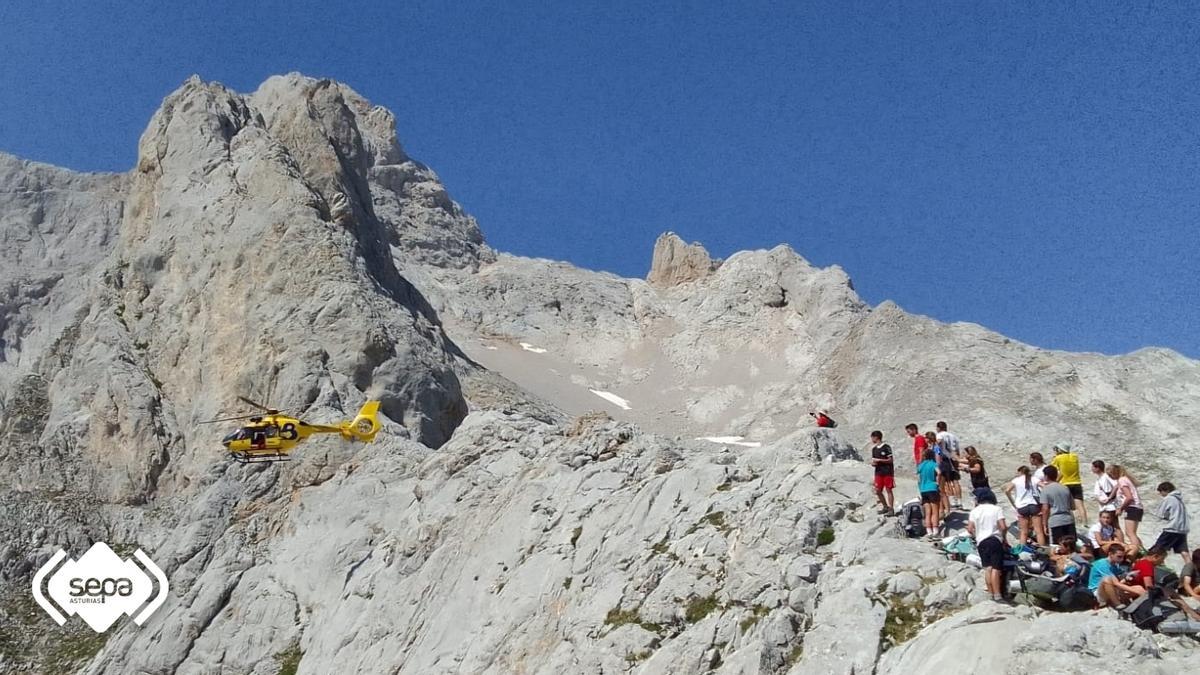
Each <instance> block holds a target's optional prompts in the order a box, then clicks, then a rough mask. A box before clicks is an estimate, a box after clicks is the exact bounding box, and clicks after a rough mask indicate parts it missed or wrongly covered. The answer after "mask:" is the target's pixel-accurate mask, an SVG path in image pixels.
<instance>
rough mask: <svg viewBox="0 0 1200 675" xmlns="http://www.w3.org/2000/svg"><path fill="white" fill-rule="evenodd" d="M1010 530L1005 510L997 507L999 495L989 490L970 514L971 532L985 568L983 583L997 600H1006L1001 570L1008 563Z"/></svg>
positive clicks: (968, 520) (968, 526)
mask: <svg viewBox="0 0 1200 675" xmlns="http://www.w3.org/2000/svg"><path fill="white" fill-rule="evenodd" d="M1007 531H1008V523H1006V522H1005V521H1004V509H1001V508H1000V507H999V506H996V495H995V494H994V493H993V492H992V491H991V490H988V492H987V494H984V495H981V496H980V497H979V504H977V505H976V506H975V508H973V509H971V513H970V514H969V515H968V516H967V532H968V533H969V534H970V535H971V536H972V537H974V538H975V548H976V549H978V551H979V562H980V564H981V566H982V567H983V582H984V584H985V585H986V586H987V591H988V594H990V595H991V596H992V600H994V601H995V602H1003V601H1004V589H1003V588H1001V586H1000V583H1001V582H1000V571H1001V569H1002V568H1003V566H1004V549H1006V548H1008V541H1007V534H1006V533H1007Z"/></svg>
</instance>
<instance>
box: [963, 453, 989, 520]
mask: <svg viewBox="0 0 1200 675" xmlns="http://www.w3.org/2000/svg"><path fill="white" fill-rule="evenodd" d="M965 452H966V453H967V456H966V457H965V458H963V460H962V461H961V462H959V466H960V467H962V469H963V470H965V471H966V472H967V473H968V474H970V476H971V492H972V493H974V495H975V503H976V505H978V504H979V496H980V495H982V494H985V493H987V494H993V495H994V494H995V493H994V492H992V486H991V485H990V484H989V483H988V475H987V470H986V469H984V467H983V458H982V457H980V456H979V451H978V450H976V449H975V446H973V445H968V446H967V449H966V451H965Z"/></svg>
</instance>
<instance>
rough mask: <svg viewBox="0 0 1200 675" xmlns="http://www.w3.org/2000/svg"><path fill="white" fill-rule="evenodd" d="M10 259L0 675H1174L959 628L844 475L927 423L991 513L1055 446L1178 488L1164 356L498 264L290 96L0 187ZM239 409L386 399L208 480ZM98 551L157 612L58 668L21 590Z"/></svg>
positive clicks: (2, 318) (780, 282) (1199, 401)
mask: <svg viewBox="0 0 1200 675" xmlns="http://www.w3.org/2000/svg"><path fill="white" fill-rule="evenodd" d="M0 243H4V244H6V245H5V246H0V263H3V265H2V266H0V340H2V341H3V342H2V343H0V406H2V407H0V458H3V460H4V461H5V465H6V474H5V475H6V482H4V483H2V484H0V669H5V670H12V671H16V672H21V671H22V670H24V671H26V672H48V671H56V672H73V671H79V672H88V673H97V674H98V673H124V672H134V671H136V672H148V673H235V672H236V673H243V672H254V673H262V674H264V675H265V674H268V673H276V672H280V671H285V672H296V673H326V672H335V671H338V672H341V671H345V672H363V673H374V672H397V673H440V672H462V673H467V672H470V673H474V672H505V673H507V672H539V673H559V672H641V673H660V672H672V673H708V672H716V673H726V674H732V673H744V674H747V675H748V674H750V673H771V674H780V673H864V672H871V671H872V670H875V671H877V672H916V671H918V670H921V669H922V668H924V667H925V666H926V665H928V664H934V665H936V666H937V668H942V667H945V666H949V667H957V668H960V669H961V668H964V667H965V668H967V669H974V668H975V666H976V665H977V664H985V663H986V664H989V666H991V667H995V664H996V662H997V661H998V660H999V659H1000V657H1001V656H1002V655H1003V654H1004V652H1003V651H1002V650H1001V649H999V648H998V647H997V646H996V645H997V644H998V643H997V642H996V639H1000V640H1002V642H1000V643H999V644H1003V645H1006V647H1005V648H1007V649H1008V650H1009V653H1011V654H1016V655H1017V656H1016V657H1015V661H1014V659H1013V658H1011V657H1010V658H1009V659H1008V660H1007V661H1005V663H1007V664H1010V665H1009V666H1006V667H1007V668H1008V670H1010V671H1011V672H1025V671H1024V670H1021V669H1022V668H1024V667H1025V665H1027V664H1032V665H1031V666H1030V669H1029V670H1032V669H1034V667H1041V666H1043V665H1044V666H1045V667H1046V668H1047V669H1050V670H1060V671H1064V672H1071V671H1072V670H1077V669H1079V668H1084V669H1086V670H1087V671H1089V672H1090V671H1092V670H1095V669H1097V668H1100V667H1102V666H1101V663H1102V662H1103V663H1105V664H1109V663H1114V662H1116V663H1119V664H1120V666H1121V667H1122V668H1123V669H1126V670H1130V671H1131V672H1136V671H1137V669H1139V668H1140V669H1143V670H1146V672H1158V671H1164V672H1165V671H1166V670H1176V671H1177V670H1180V669H1183V667H1184V664H1186V663H1190V662H1189V661H1188V659H1189V658H1191V659H1194V655H1195V650H1194V646H1190V645H1189V644H1187V643H1182V642H1179V641H1171V640H1164V639H1161V638H1153V637H1150V636H1149V635H1148V634H1146V633H1144V632H1141V631H1137V630H1135V629H1133V628H1132V627H1131V626H1130V625H1129V624H1126V623H1122V622H1120V621H1118V620H1116V619H1115V618H1113V617H1111V616H1106V615H1099V616H1087V617H1079V616H1078V615H1071V616H1062V617H1060V616H1057V615H1052V614H1046V613H1042V612H1040V611H1036V610H1033V609H1029V608H1017V609H1010V608H1001V607H997V606H994V605H992V604H991V603H989V602H987V601H985V599H984V598H985V594H984V593H983V592H982V589H981V588H980V581H981V580H980V575H979V573H978V572H977V571H976V570H973V569H970V568H968V567H966V566H965V565H962V564H959V563H952V562H948V561H946V560H945V559H944V558H943V557H942V556H941V555H939V554H938V553H936V552H935V551H934V550H933V549H932V548H930V547H929V546H927V545H923V544H920V543H917V542H913V541H910V540H907V539H904V538H903V537H902V536H901V534H900V533H899V532H898V530H897V528H896V524H895V522H894V520H890V519H884V518H882V517H881V516H878V515H877V514H875V513H874V508H873V501H874V497H873V495H872V494H871V491H870V488H869V483H868V477H869V475H870V470H869V468H868V467H866V466H864V465H863V464H862V463H861V460H860V457H861V455H860V453H859V451H858V449H857V448H856V447H855V442H857V441H859V440H861V439H865V438H866V433H867V431H868V430H870V429H872V428H882V429H885V430H889V431H887V433H888V434H889V435H891V434H892V431H890V430H898V429H899V428H900V427H901V426H902V424H903V423H904V422H907V421H910V420H912V421H918V422H922V423H924V422H926V421H932V418H934V417H935V416H936V417H942V416H945V417H946V418H948V419H950V420H951V421H952V425H953V426H952V428H953V429H954V430H955V431H957V432H958V433H959V434H960V436H961V437H962V438H963V439H964V440H965V441H968V442H972V443H975V444H978V445H981V446H982V448H981V449H983V451H984V454H985V456H986V457H987V458H988V461H989V469H990V470H991V471H992V472H993V475H997V474H998V475H1003V473H1004V466H1005V464H1004V462H1006V461H1008V460H1009V459H1010V455H1011V454H1013V453H1015V452H1017V450H1018V449H1019V450H1020V451H1021V452H1024V451H1025V450H1027V449H1028V448H1029V447H1031V446H1030V445H1029V444H1031V443H1035V442H1039V440H1045V439H1047V438H1048V439H1052V440H1054V441H1057V440H1062V439H1065V440H1069V441H1071V442H1073V443H1074V444H1075V445H1076V446H1077V447H1079V446H1087V445H1088V444H1089V443H1092V444H1098V443H1099V442H1100V441H1101V440H1105V441H1112V442H1113V445H1111V446H1105V449H1106V452H1107V453H1108V455H1107V456H1106V457H1105V458H1106V459H1113V458H1116V459H1119V460H1122V461H1124V462H1125V463H1126V464H1128V465H1131V466H1133V467H1134V468H1135V469H1137V470H1139V471H1141V470H1144V471H1145V473H1144V474H1142V476H1141V477H1143V478H1145V477H1146V476H1150V477H1151V479H1152V478H1153V477H1156V476H1158V475H1160V474H1164V475H1165V474H1171V473H1172V472H1173V471H1175V467H1176V466H1178V465H1182V464H1183V463H1184V457H1185V455H1182V454H1178V453H1179V451H1180V450H1181V449H1183V444H1184V442H1185V441H1184V439H1185V438H1187V435H1186V434H1187V430H1189V429H1190V428H1192V427H1194V426H1196V424H1197V423H1198V422H1200V364H1198V363H1197V362H1194V361H1190V360H1188V359H1184V358H1183V357H1180V356H1178V355H1176V354H1173V353H1171V352H1167V351H1164V350H1145V351H1142V352H1138V353H1135V354H1131V355H1128V356H1125V357H1120V358H1109V357H1102V356H1098V355H1075V354H1063V353H1055V352H1046V351H1042V350H1037V349H1034V348H1032V347H1028V346H1025V345H1020V344H1017V343H1013V342H1011V341H1008V340H1006V339H1004V338H1003V337H1002V336H999V335H996V334H994V333H991V332H989V331H986V330H984V329H982V328H980V327H978V326H971V325H965V324H953V325H945V324H941V323H938V322H935V321H933V320H931V319H927V318H924V317H915V316H911V315H908V314H906V313H905V312H903V311H902V310H900V309H899V308H898V307H896V306H895V305H893V304H891V303H884V304H883V305H880V306H879V307H875V308H872V307H869V306H868V305H867V304H866V303H864V302H863V301H862V300H861V299H860V298H859V297H858V295H857V294H856V293H855V291H854V288H853V285H852V284H851V282H850V279H849V277H848V276H847V275H846V274H845V272H844V271H843V270H841V269H840V268H838V267H836V266H834V267H828V268H818V267H816V266H814V265H812V264H810V263H809V262H808V261H806V260H805V259H804V258H803V257H801V256H800V255H799V254H798V253H797V252H796V251H794V250H792V249H791V248H789V247H786V246H779V247H776V248H773V249H770V250H760V251H744V252H741V253H737V254H735V255H733V256H731V257H729V259H728V260H726V261H724V262H722V263H720V264H718V263H716V262H714V261H713V260H711V259H710V258H709V256H708V254H707V253H706V252H705V251H704V249H703V247H701V246H699V245H686V244H684V242H683V241H682V240H680V239H679V238H678V237H676V236H674V235H670V234H668V235H664V236H663V237H661V238H660V239H659V242H658V244H657V245H656V251H655V261H654V264H653V266H652V270H651V275H650V280H649V282H647V281H642V280H630V279H622V278H619V277H616V276H614V275H611V274H605V273H597V272H590V271H587V270H581V269H577V268H574V267H572V266H570V265H567V264H565V263H557V262H553V261H548V260H533V259H528V258H521V257H518V256H512V255H507V254H497V253H495V252H493V251H492V250H491V249H490V248H488V247H487V245H486V244H485V243H484V241H483V238H482V235H481V234H480V232H479V228H478V227H477V225H476V223H475V221H474V220H473V219H471V218H470V216H469V215H467V214H466V213H465V212H464V211H463V210H462V208H461V207H460V206H459V205H458V204H456V203H454V202H453V200H451V199H450V197H449V196H448V194H447V192H446V189H445V187H444V186H443V185H442V184H441V183H440V181H439V180H438V179H437V177H436V175H435V174H434V173H433V172H432V171H431V170H429V169H428V168H426V167H424V166H423V165H421V164H419V163H418V162H416V161H415V160H413V159H411V158H409V157H408V156H407V155H406V153H405V152H404V150H403V149H402V147H401V146H400V144H399V142H398V141H397V140H396V138H395V118H394V117H393V116H392V114H391V113H390V112H388V111H386V110H384V109H382V108H379V107H375V106H372V105H371V104H370V103H368V102H367V101H366V100H365V99H363V98H362V97H361V96H359V95H358V94H357V93H355V92H353V91H352V90H351V89H349V88H348V87H346V86H345V85H342V84H339V83H336V82H332V81H328V80H316V79H312V78H306V77H303V76H300V75H296V74H292V75H287V76H282V77H277V78H271V79H270V80H268V81H267V82H265V83H264V84H263V85H262V86H261V87H260V88H259V89H258V90H257V91H256V92H255V93H253V94H252V95H249V96H247V95H242V94H239V93H237V92H233V91H230V90H229V89H227V88H225V87H223V86H221V85H219V84H216V83H208V82H203V81H201V80H199V79H196V78H193V79H192V80H189V81H188V82H186V83H185V84H184V85H183V86H182V87H181V88H180V89H179V90H178V91H176V92H175V93H173V94H172V95H171V96H169V97H167V99H166V100H165V101H164V102H163V105H162V108H161V109H160V110H159V111H158V112H157V113H156V114H155V115H154V117H153V119H152V120H151V122H150V124H149V127H148V128H147V130H146V132H145V134H144V135H143V137H142V139H141V143H140V145H139V156H138V164H137V167H136V168H135V169H134V170H133V171H131V172H130V173H129V174H126V175H123V176H105V175H81V174H74V173H72V172H68V171H65V170H59V169H54V168H52V167H45V166H42V165H36V164H31V163H26V162H21V161H20V160H16V159H13V158H8V157H5V156H0ZM238 394H243V395H249V396H252V397H255V398H260V399H267V400H269V402H270V403H272V404H274V405H278V406H280V407H282V408H285V409H288V410H290V411H295V412H297V413H303V414H304V416H305V417H306V418H308V419H310V420H312V421H315V422H322V421H325V420H332V419H336V418H337V417H339V416H340V415H341V414H342V413H343V412H345V411H347V410H349V409H352V408H354V407H356V406H357V405H358V404H359V403H360V402H361V401H362V400H363V399H364V398H366V397H368V396H370V397H373V398H379V399H380V400H382V401H383V413H384V418H385V419H384V430H383V432H382V433H381V434H380V436H379V438H378V439H377V440H376V442H375V443H373V444H372V445H370V446H361V445H350V444H345V443H341V442H339V441H337V440H329V439H323V440H316V441H310V442H309V443H307V444H306V445H304V446H301V448H300V449H299V451H298V452H297V453H296V455H295V459H294V461H292V462H290V463H287V464H281V465H271V466H263V465H258V466H241V465H236V464H230V463H228V462H227V460H226V459H225V458H224V457H223V456H222V455H221V453H220V449H219V446H218V445H217V440H218V438H219V437H220V435H221V433H222V430H217V429H213V428H212V427H208V426H203V425H200V424H198V422H199V421H201V420H204V419H207V418H210V417H212V416H214V415H215V414H216V413H217V412H219V411H222V410H223V409H226V408H229V407H230V406H231V405H232V404H233V403H234V397H235V396H236V395H238ZM468 407H470V408H471V412H470V414H468ZM813 408H828V409H830V410H831V411H832V413H833V415H834V417H836V418H837V419H838V420H839V422H841V426H839V427H838V428H837V429H835V430H826V429H820V430H817V429H812V428H810V427H809V424H810V423H809V421H808V417H807V415H806V413H807V412H808V410H810V409H813ZM600 410H602V411H604V412H598V411H600ZM576 414H579V416H578V417H574V415H576ZM573 417H574V419H572V418H573ZM798 420H799V422H800V423H801V424H802V426H803V427H804V428H803V429H800V430H797V429H796V427H797V422H798ZM688 439H698V440H688ZM1005 444H1008V448H1011V449H1008V448H1006V446H1005ZM894 445H896V446H897V449H898V450H899V449H901V446H900V444H899V443H894ZM1147 448H1152V449H1153V450H1154V452H1152V453H1147V452H1145V450H1146V449H1147ZM1005 453H1009V454H1005ZM898 455H899V456H900V457H901V458H902V460H901V471H900V474H901V475H902V476H903V475H906V474H907V470H908V469H910V467H907V466H905V465H904V461H903V457H905V453H903V452H899V453H898ZM1139 462H1142V464H1141V465H1139ZM1188 475H1190V474H1187V473H1184V472H1180V473H1178V474H1176V475H1173V476H1172V477H1174V478H1175V479H1176V483H1177V484H1182V485H1183V486H1184V487H1185V489H1186V488H1187V486H1188V485H1189V483H1188V482H1187V481H1188V480H1189V479H1188V478H1187V476H1188ZM901 489H905V488H903V487H902V488H901ZM96 540H103V541H106V542H108V543H110V544H113V545H114V546H116V547H117V548H122V547H132V546H134V545H137V546H140V547H142V548H143V549H145V550H146V551H147V552H149V553H150V555H151V557H152V558H153V559H154V560H156V561H157V562H158V563H159V564H160V566H161V567H163V569H164V570H166V572H167V574H168V576H169V577H170V579H171V587H172V591H171V594H170V597H169V598H168V600H167V603H166V604H165V605H164V606H163V608H162V609H161V610H159V613H158V614H156V615H155V616H154V617H153V618H152V620H151V621H150V622H149V623H148V624H147V625H146V626H144V627H141V628H138V627H136V626H135V625H133V624H132V623H124V624H119V628H116V629H114V631H113V632H112V633H111V634H109V635H108V636H107V638H106V639H107V642H105V641H104V640H103V639H101V640H97V639H95V638H94V637H93V638H92V639H91V640H86V641H80V642H79V643H76V642H73V641H72V642H70V644H72V645H73V647H72V649H71V650H70V651H68V652H64V651H63V650H61V649H58V648H56V645H58V644H59V643H61V642H62V641H61V640H58V639H57V638H59V637H61V636H62V635H63V634H62V633H61V632H59V629H58V628H57V627H56V626H54V625H53V624H51V623H50V622H49V620H48V619H47V618H46V617H44V616H42V615H41V614H40V613H39V612H38V611H37V609H36V607H31V605H30V603H29V602H28V596H27V593H26V589H27V587H28V586H27V584H28V579H29V575H30V574H31V572H32V570H34V569H36V568H37V567H38V566H39V565H40V564H41V563H43V562H44V561H45V560H46V559H47V558H48V557H49V556H50V555H51V554H52V553H53V552H54V551H55V550H57V549H58V548H59V547H65V548H67V549H68V550H69V551H70V552H72V553H73V554H78V553H79V552H80V551H82V550H84V549H85V548H86V547H87V546H88V545H90V543H91V542H93V541H96ZM947 632H949V633H950V634H953V635H956V636H957V635H961V636H963V639H962V640H958V639H957V638H956V639H955V640H952V641H948V640H946V639H945V635H946V634H947ZM1048 632H1049V633H1054V634H1056V635H1059V636H1061V637H1062V640H1060V641H1059V642H1056V643H1055V644H1054V645H1053V646H1052V647H1047V646H1046V645H1045V644H1044V643H1043V642H1042V641H1041V640H1040V639H1039V637H1040V636H1041V635H1043V634H1045V633H1048ZM993 638H996V639H993ZM101 647H102V648H101ZM1135 659H1137V660H1138V662H1137V663H1136V664H1135V663H1134V660H1135ZM1013 663H1016V664H1017V665H1011V664H1013Z"/></svg>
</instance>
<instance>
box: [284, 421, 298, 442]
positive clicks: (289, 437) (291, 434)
mask: <svg viewBox="0 0 1200 675" xmlns="http://www.w3.org/2000/svg"><path fill="white" fill-rule="evenodd" d="M279 437H280V438H282V439H283V440H285V441H294V440H296V439H297V438H299V437H300V434H298V433H296V425H295V424H292V423H291V422H288V423H287V424H285V425H283V427H282V428H280V430H279Z"/></svg>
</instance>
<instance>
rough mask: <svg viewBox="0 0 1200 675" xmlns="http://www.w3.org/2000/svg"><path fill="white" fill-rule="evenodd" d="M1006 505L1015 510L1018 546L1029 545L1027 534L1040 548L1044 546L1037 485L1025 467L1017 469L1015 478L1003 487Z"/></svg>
mask: <svg viewBox="0 0 1200 675" xmlns="http://www.w3.org/2000/svg"><path fill="white" fill-rule="evenodd" d="M1004 495H1005V496H1006V497H1008V503H1009V504H1012V505H1013V508H1014V509H1016V510H1017V524H1018V526H1019V527H1020V531H1021V534H1020V544H1021V545H1022V546H1024V545H1025V544H1027V543H1029V533H1030V531H1032V532H1033V536H1034V537H1035V538H1036V539H1037V543H1038V545H1040V546H1045V545H1046V531H1045V530H1044V529H1043V528H1042V507H1041V506H1040V505H1039V504H1038V484H1037V483H1036V482H1035V481H1034V480H1033V471H1032V470H1030V468H1029V467H1027V466H1020V467H1017V477H1016V478H1013V479H1012V480H1011V481H1009V483H1008V484H1007V485H1005V486H1004Z"/></svg>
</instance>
